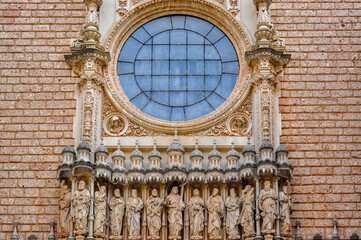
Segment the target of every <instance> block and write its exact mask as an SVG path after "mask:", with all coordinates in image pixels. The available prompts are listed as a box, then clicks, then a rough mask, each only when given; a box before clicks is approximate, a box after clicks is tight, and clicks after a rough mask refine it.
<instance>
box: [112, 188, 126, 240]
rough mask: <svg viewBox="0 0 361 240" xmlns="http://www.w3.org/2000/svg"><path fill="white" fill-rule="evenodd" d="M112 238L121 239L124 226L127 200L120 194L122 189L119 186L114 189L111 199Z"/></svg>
mask: <svg viewBox="0 0 361 240" xmlns="http://www.w3.org/2000/svg"><path fill="white" fill-rule="evenodd" d="M109 208H110V230H111V236H110V239H121V237H120V236H121V233H122V228H123V216H124V208H125V201H124V199H123V197H121V196H120V190H119V189H118V188H117V189H115V190H114V195H113V196H112V198H111V199H110V203H109Z"/></svg>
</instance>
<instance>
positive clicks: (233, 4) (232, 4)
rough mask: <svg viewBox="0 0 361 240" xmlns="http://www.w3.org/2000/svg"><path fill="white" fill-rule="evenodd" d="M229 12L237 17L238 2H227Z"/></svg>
mask: <svg viewBox="0 0 361 240" xmlns="http://www.w3.org/2000/svg"><path fill="white" fill-rule="evenodd" d="M229 5H230V8H229V11H230V12H231V13H232V14H233V15H234V16H237V14H238V13H239V11H240V10H239V8H238V0H229Z"/></svg>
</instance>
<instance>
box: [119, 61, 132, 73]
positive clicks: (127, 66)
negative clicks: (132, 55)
mask: <svg viewBox="0 0 361 240" xmlns="http://www.w3.org/2000/svg"><path fill="white" fill-rule="evenodd" d="M132 72H134V64H133V63H127V62H118V74H125V73H132Z"/></svg>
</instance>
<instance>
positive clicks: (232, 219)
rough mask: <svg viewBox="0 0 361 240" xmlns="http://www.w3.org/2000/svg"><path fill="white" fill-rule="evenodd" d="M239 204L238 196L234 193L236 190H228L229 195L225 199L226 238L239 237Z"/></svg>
mask: <svg viewBox="0 0 361 240" xmlns="http://www.w3.org/2000/svg"><path fill="white" fill-rule="evenodd" d="M240 206H241V203H240V200H239V197H237V195H236V190H235V189H234V188H232V189H231V190H230V196H229V197H227V199H226V208H227V218H226V231H227V234H228V239H239V238H240V235H239V228H238V224H239V207H240Z"/></svg>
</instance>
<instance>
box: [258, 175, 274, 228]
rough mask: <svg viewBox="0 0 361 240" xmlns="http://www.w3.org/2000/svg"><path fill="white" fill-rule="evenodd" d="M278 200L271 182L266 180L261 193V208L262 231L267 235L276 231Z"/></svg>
mask: <svg viewBox="0 0 361 240" xmlns="http://www.w3.org/2000/svg"><path fill="white" fill-rule="evenodd" d="M276 200H277V194H276V192H275V190H274V189H272V188H271V182H270V181H265V182H264V189H262V190H261V192H260V195H259V205H258V207H259V210H261V216H262V220H263V222H262V228H261V232H262V233H263V234H265V235H270V234H274V233H275V220H276V213H277V212H276Z"/></svg>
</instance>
